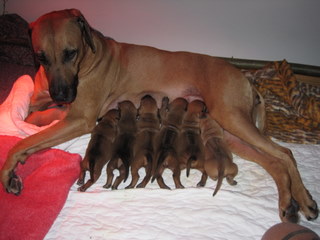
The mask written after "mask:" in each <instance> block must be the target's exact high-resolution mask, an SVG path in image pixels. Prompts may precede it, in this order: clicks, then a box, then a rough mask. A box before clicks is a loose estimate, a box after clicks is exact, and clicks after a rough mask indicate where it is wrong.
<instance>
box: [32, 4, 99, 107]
mask: <svg viewBox="0 0 320 240" xmlns="http://www.w3.org/2000/svg"><path fill="white" fill-rule="evenodd" d="M30 32H31V40H32V45H33V49H34V51H35V54H36V56H37V58H38V60H39V62H40V64H41V65H42V66H43V68H44V70H45V73H46V76H47V79H48V85H49V93H50V96H51V98H52V99H53V101H54V102H56V103H59V104H64V103H71V102H73V101H74V99H75V98H76V95H77V86H78V73H79V70H80V63H81V61H82V59H83V57H84V56H85V54H86V51H88V48H90V49H91V51H92V52H95V51H96V49H95V45H94V42H93V39H92V36H91V29H90V27H89V25H88V23H87V21H86V20H85V18H84V17H83V16H82V14H81V13H80V11H78V10H76V9H68V10H65V11H59V12H51V13H48V14H46V15H43V16H42V17H40V18H39V19H38V20H36V21H35V22H33V23H31V24H30ZM90 49H89V50H90Z"/></svg>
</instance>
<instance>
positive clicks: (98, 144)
mask: <svg viewBox="0 0 320 240" xmlns="http://www.w3.org/2000/svg"><path fill="white" fill-rule="evenodd" d="M118 119H119V111H118V110H116V109H111V110H109V111H108V112H107V113H106V114H105V115H104V116H103V117H102V119H101V120H100V121H99V123H98V124H97V126H96V127H95V128H94V129H93V131H92V133H91V140H90V142H89V144H88V147H87V150H86V154H85V156H84V158H83V160H82V162H81V172H80V177H79V180H78V182H77V183H78V185H80V187H79V188H78V190H79V191H81V192H84V191H86V190H87V189H88V188H89V187H91V185H92V184H94V183H95V182H96V181H97V180H98V179H99V177H100V175H101V170H102V168H103V167H104V165H105V164H107V162H108V161H109V160H110V158H111V154H112V152H113V144H114V140H115V138H116V135H117V124H118ZM86 171H89V172H90V179H89V180H88V181H87V182H86V183H85V184H84V180H85V177H86Z"/></svg>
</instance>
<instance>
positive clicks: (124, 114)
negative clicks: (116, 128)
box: [118, 100, 137, 120]
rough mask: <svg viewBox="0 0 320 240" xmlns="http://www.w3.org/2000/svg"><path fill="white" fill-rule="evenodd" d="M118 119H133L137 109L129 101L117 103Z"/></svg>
mask: <svg viewBox="0 0 320 240" xmlns="http://www.w3.org/2000/svg"><path fill="white" fill-rule="evenodd" d="M118 109H119V115H120V120H126V119H135V118H136V116H137V109H136V107H135V106H134V104H133V103H132V102H131V101H128V100H126V101H122V102H120V103H118Z"/></svg>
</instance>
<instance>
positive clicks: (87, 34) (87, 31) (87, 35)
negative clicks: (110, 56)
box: [70, 9, 96, 53]
mask: <svg viewBox="0 0 320 240" xmlns="http://www.w3.org/2000/svg"><path fill="white" fill-rule="evenodd" d="M70 12H71V14H72V15H74V16H75V17H77V22H78V24H79V27H80V29H81V32H82V35H83V37H84V39H85V41H86V43H87V44H88V45H89V47H90V48H91V50H92V52H93V53H96V46H95V45H94V42H93V38H92V34H91V28H90V25H89V23H88V22H87V20H86V19H85V18H84V16H83V15H82V14H81V12H80V11H79V10H77V9H70Z"/></svg>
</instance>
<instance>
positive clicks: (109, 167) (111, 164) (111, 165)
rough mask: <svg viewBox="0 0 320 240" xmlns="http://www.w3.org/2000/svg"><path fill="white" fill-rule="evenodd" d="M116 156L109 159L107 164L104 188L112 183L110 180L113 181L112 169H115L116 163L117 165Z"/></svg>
mask: <svg viewBox="0 0 320 240" xmlns="http://www.w3.org/2000/svg"><path fill="white" fill-rule="evenodd" d="M117 161H118V159H117V158H113V159H111V160H110V162H109V163H108V165H107V170H106V171H107V182H106V184H105V185H104V186H103V187H104V188H110V187H111V185H112V181H113V177H114V173H113V170H114V169H116V165H117Z"/></svg>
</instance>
